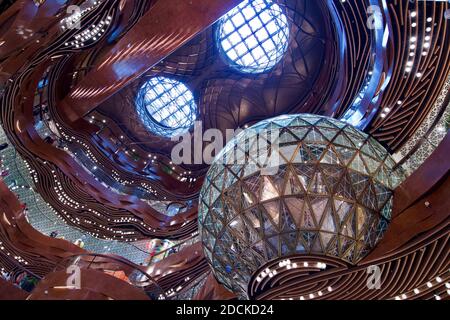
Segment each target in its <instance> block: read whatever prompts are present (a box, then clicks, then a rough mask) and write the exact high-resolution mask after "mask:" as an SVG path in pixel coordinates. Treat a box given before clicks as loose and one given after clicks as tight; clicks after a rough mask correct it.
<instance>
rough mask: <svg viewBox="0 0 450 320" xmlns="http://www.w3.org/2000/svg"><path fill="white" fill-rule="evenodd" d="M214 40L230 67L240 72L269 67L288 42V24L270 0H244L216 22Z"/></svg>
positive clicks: (274, 63) (273, 63)
mask: <svg viewBox="0 0 450 320" xmlns="http://www.w3.org/2000/svg"><path fill="white" fill-rule="evenodd" d="M218 43H219V44H220V48H221V49H222V51H223V53H224V55H225V56H226V58H227V60H228V62H229V63H230V64H231V66H232V67H234V68H235V69H237V70H238V71H241V72H244V73H262V72H266V71H268V70H270V69H272V68H273V67H274V66H275V65H276V64H277V63H278V62H279V61H280V60H281V58H282V57H283V55H284V53H285V52H286V50H287V47H288V44H289V25H288V22H287V18H286V15H285V14H284V13H283V11H282V10H281V7H280V6H279V5H278V4H276V3H275V2H274V1H272V0H247V1H244V2H242V3H241V4H240V5H238V6H237V7H236V8H234V9H232V10H231V11H230V12H229V13H227V14H226V15H225V16H224V17H223V18H222V20H221V21H220V23H219V29H218Z"/></svg>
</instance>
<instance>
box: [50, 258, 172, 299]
mask: <svg viewBox="0 0 450 320" xmlns="http://www.w3.org/2000/svg"><path fill="white" fill-rule="evenodd" d="M71 266H77V267H79V268H80V269H83V270H86V269H89V270H96V271H101V272H103V273H105V274H108V275H110V276H113V277H116V278H118V279H120V280H123V281H125V282H128V283H129V284H131V285H133V286H134V287H137V288H140V289H142V290H143V291H144V292H145V293H146V294H147V296H149V297H150V298H151V299H153V300H165V299H166V298H167V297H166V295H165V293H164V290H163V289H162V288H161V287H160V286H159V284H158V283H157V282H156V281H155V280H154V279H153V278H152V277H151V276H150V275H149V274H148V273H146V272H145V271H143V270H141V269H140V268H139V267H138V266H137V265H135V264H133V263H131V262H129V261H127V260H125V259H123V258H121V257H115V256H110V255H103V254H89V253H88V254H81V255H75V256H71V257H68V258H66V259H64V260H62V261H61V262H60V263H59V264H58V265H57V266H56V267H55V271H62V270H67V269H68V268H69V267H71Z"/></svg>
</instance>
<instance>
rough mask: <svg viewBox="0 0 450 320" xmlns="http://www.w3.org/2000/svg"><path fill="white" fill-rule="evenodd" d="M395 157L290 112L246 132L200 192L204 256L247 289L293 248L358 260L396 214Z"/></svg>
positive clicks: (332, 124) (327, 122) (333, 123)
mask: <svg viewBox="0 0 450 320" xmlns="http://www.w3.org/2000/svg"><path fill="white" fill-rule="evenodd" d="M394 166H395V161H394V160H393V159H392V157H391V156H390V155H389V153H388V152H387V151H386V150H385V149H384V148H383V147H382V146H381V145H380V144H379V143H378V142H377V141H376V140H375V139H373V138H372V137H370V136H368V135H367V134H365V133H363V132H361V131H359V130H357V129H355V128H354V127H353V126H351V125H349V124H346V123H344V122H341V121H338V120H335V119H332V118H329V117H322V116H316V115H309V114H299V115H287V116H280V117H276V118H272V119H269V120H264V121H262V122H259V123H257V124H256V125H254V126H252V127H250V128H248V129H246V130H244V131H242V132H241V133H239V134H238V135H236V136H235V138H234V139H233V140H231V141H230V142H229V143H228V144H227V145H226V146H225V148H224V149H223V150H222V151H221V152H220V153H219V154H218V155H217V157H216V158H215V160H214V162H213V164H212V165H211V167H210V169H209V171H208V173H207V175H206V179H205V182H204V184H203V187H202V190H201V193H200V198H199V230H200V235H201V238H202V243H203V247H204V252H205V257H206V259H207V261H208V262H209V264H210V265H211V267H212V269H213V271H214V273H215V274H216V276H217V278H218V279H219V281H220V282H222V283H223V284H224V285H225V286H226V287H228V288H229V289H230V290H232V291H234V292H235V293H238V294H243V295H244V296H245V292H246V290H247V284H248V281H249V279H250V277H251V276H252V274H253V273H254V272H255V271H256V270H257V269H258V268H260V267H262V266H263V265H265V264H266V263H267V262H269V261H271V260H273V259H276V258H281V257H284V256H288V255H292V254H315V255H325V256H329V257H333V258H338V259H341V260H344V261H345V262H347V263H349V264H355V263H357V262H358V261H360V260H361V259H362V258H363V257H364V256H366V255H367V253H369V251H370V250H371V249H372V248H373V247H374V246H375V244H376V243H377V241H378V240H379V239H380V238H381V237H382V235H383V233H384V231H385V230H386V228H387V226H388V223H389V221H390V218H391V206H392V190H393V189H394V188H395V187H396V186H397V185H398V184H399V183H400V182H401V179H402V176H401V174H399V173H397V172H394V170H393V168H394Z"/></svg>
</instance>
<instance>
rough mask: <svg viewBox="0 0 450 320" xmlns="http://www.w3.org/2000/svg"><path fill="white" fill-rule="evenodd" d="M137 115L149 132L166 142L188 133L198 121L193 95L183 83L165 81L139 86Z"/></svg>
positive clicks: (155, 78)
mask: <svg viewBox="0 0 450 320" xmlns="http://www.w3.org/2000/svg"><path fill="white" fill-rule="evenodd" d="M136 111H137V113H138V115H139V118H140V119H141V121H142V122H143V124H144V125H145V126H146V127H147V128H148V129H149V130H150V131H151V132H153V133H155V134H157V135H160V136H165V137H169V138H170V137H173V136H177V135H181V134H183V133H184V132H186V131H189V129H190V128H191V127H192V126H193V125H194V122H195V120H196V118H197V104H196V103H195V100H194V96H193V94H192V92H191V91H190V90H189V89H188V88H187V87H186V85H184V84H183V83H181V82H179V81H177V80H174V79H169V78H165V77H154V78H151V79H149V80H148V81H146V82H145V83H144V84H143V85H142V86H141V88H140V89H139V91H138V95H137V97H136Z"/></svg>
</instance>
